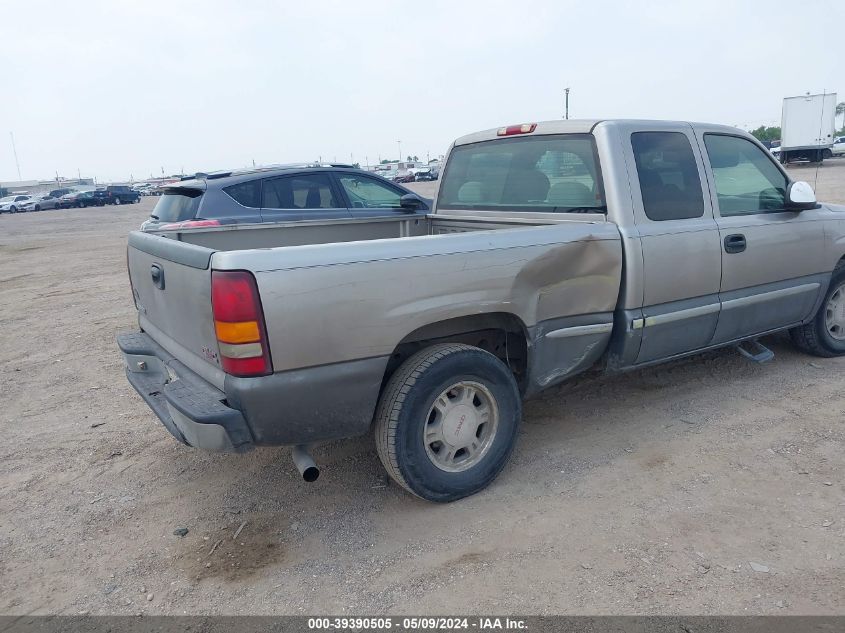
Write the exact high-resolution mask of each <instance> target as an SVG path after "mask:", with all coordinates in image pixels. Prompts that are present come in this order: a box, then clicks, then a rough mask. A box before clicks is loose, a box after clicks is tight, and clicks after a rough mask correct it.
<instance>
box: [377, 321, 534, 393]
mask: <svg viewBox="0 0 845 633" xmlns="http://www.w3.org/2000/svg"><path fill="white" fill-rule="evenodd" d="M436 343H464V344H465V345H472V346H473V347H477V348H479V349H483V350H485V351H487V352H490V353H491V354H493V355H494V356H496V357H497V358H499V360H501V361H502V362H503V363H505V365H507V366H508V368H510V370H511V372H512V373H513V375H514V377H515V378H516V382H517V384H518V385H519V388H520V391H524V389H525V379H526V374H527V371H526V370H527V367H528V335H527V331H526V328H525V325H524V324H523V323H522V320H521V319H519V317H517V316H514V315H513V314H509V313H507V312H494V313H491V314H474V315H469V316H464V317H458V318H455V319H447V320H445V321H439V322H437V323H431V324H429V325H425V326H423V327H421V328H419V329H417V330H414V331H413V332H411V333H410V334H408V335H407V336H406V337H405V338H403V339H402V340H401V341H400V342H399V344H398V345H397V346H396V349H394V350H393V353H392V354H391V355H390V360H388V362H387V368H386V369H385V372H384V377H383V378H382V388H384V385H385V384H387V381H388V380H389V379H390V377H391V376H392V375H393V372H395V371H396V370H397V369H398V368H399V366H400V365H401V364H402V363H404V362H405V361H406V360H407V359H408V358H410V357H411V356H413V355H414V354H415V353H417V352H418V351H419V350H421V349H423V348H425V347H429V346H431V345H434V344H436Z"/></svg>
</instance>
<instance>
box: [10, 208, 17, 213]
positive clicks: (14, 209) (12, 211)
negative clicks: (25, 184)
mask: <svg viewBox="0 0 845 633" xmlns="http://www.w3.org/2000/svg"><path fill="white" fill-rule="evenodd" d="M17 212H18V208H17V207H15V206H11V207H9V213H17Z"/></svg>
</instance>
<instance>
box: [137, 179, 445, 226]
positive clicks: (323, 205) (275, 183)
mask: <svg viewBox="0 0 845 633" xmlns="http://www.w3.org/2000/svg"><path fill="white" fill-rule="evenodd" d="M430 205H431V201H430V200H426V199H424V198H421V197H419V196H418V195H417V194H415V193H413V192H412V191H410V190H409V189H406V188H405V187H402V186H400V185H397V184H396V183H392V182H390V181H388V180H385V179H384V178H380V177H379V176H376V175H374V174H372V173H369V172H366V171H363V170H361V169H356V168H354V167H351V166H347V165H310V164H299V165H284V166H279V167H273V168H263V169H254V170H249V171H240V172H219V173H209V174H197V175H196V176H194V177H192V178H190V179H187V180H183V181H181V182H177V183H173V184H172V185H170V186H168V187H167V188H166V189H164V192H163V195H162V196H161V198H160V199H159V201H158V204H156V206H155V208H154V209H153V211H152V213H151V214H150V219H149V220H147V221H146V222H144V224H143V225H142V226H141V228H142V229H143V230H145V231H162V230H169V229H183V228H191V227H202V226H215V225H218V224H234V223H254V222H282V221H292V220H319V219H342V218H357V217H360V218H363V217H376V216H383V215H392V214H394V213H420V214H425V213H428V211H429V210H430V208H431V207H430Z"/></svg>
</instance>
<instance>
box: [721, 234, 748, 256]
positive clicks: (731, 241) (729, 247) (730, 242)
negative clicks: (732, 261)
mask: <svg viewBox="0 0 845 633" xmlns="http://www.w3.org/2000/svg"><path fill="white" fill-rule="evenodd" d="M746 246H747V244H746V242H745V236H744V235H742V234H741V233H735V234H733V235H728V236H727V237H726V238H725V252H726V253H741V252H742V251H744V250H745V247H746Z"/></svg>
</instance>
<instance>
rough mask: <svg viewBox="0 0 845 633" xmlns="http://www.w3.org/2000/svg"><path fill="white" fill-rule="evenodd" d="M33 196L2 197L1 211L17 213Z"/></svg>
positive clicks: (0, 199)
mask: <svg viewBox="0 0 845 633" xmlns="http://www.w3.org/2000/svg"><path fill="white" fill-rule="evenodd" d="M31 199H32V196H26V195H21V194H19V195H16V196H6V197H5V198H0V213H17V212H18V211H20V210H21V207H22V206H23V205H24V204H26V203H27V202H29V201H30V200H31Z"/></svg>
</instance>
